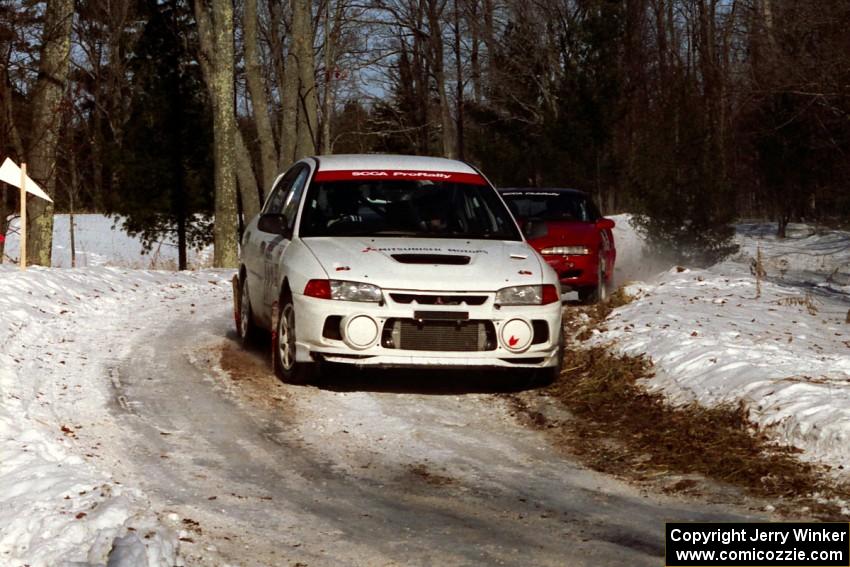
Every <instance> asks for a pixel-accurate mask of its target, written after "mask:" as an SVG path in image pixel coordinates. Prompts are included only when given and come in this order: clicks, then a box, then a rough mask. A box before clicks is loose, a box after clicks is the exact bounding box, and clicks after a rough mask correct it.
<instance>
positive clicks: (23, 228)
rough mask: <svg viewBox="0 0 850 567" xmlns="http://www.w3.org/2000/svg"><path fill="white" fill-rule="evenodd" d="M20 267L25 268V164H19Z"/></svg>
mask: <svg viewBox="0 0 850 567" xmlns="http://www.w3.org/2000/svg"><path fill="white" fill-rule="evenodd" d="M18 240H19V241H20V243H21V269H22V270H26V269H27V164H26V163H22V164H21V235H20V238H19V239H18Z"/></svg>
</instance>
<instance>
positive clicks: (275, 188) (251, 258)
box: [242, 172, 292, 321]
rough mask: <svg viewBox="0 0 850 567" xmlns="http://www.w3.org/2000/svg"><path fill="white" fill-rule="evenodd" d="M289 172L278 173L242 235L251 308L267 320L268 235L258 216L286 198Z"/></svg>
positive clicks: (279, 204) (290, 177)
mask: <svg viewBox="0 0 850 567" xmlns="http://www.w3.org/2000/svg"><path fill="white" fill-rule="evenodd" d="M289 174H290V172H287V173H285V174H282V175H279V176H278V178H277V179H276V180H275V182H274V184H273V185H272V188H271V191H269V196H268V198H267V199H266V202H265V205H263V208H262V210H261V211H260V215H259V216H257V217H255V218H254V219H253V220H252V221H251V222H250V223H249V224H248V226H247V227H246V228H245V234H244V235H243V236H242V262H243V263H244V264H245V271H246V280H247V285H248V294H249V296H250V297H251V304H252V305H251V308H252V309H253V310H254V314H255V315H256V316H257V317H259V318H260V319H262V320H266V321H267V320H268V319H267V314H266V313H265V298H264V289H265V258H264V253H265V248H266V245H267V243H268V237H269V235H268V234H267V233H264V232H263V231H261V230H260V228H259V218H260V217H261V216H262V215H263V214H265V213H267V212H268V211H269V210H272V209H280V208H281V207H282V200H283V199H285V198H286V188H287V181H289V182H291V180H292V176H290V175H289Z"/></svg>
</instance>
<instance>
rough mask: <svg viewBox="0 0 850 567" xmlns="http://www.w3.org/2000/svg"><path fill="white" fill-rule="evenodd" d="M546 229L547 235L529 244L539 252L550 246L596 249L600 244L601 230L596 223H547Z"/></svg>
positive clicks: (529, 241)
mask: <svg viewBox="0 0 850 567" xmlns="http://www.w3.org/2000/svg"><path fill="white" fill-rule="evenodd" d="M538 222H540V221H538ZM535 224H536V223H535ZM546 229H547V231H546V235H544V236H539V237H537V238H529V239H528V243H529V244H531V245H532V246H534V248H535V249H537V250H541V249H543V248H548V247H550V246H588V247H591V248H596V247H597V246H598V244H599V229H598V228H596V223H592V222H575V221H546ZM535 232H536V231H535Z"/></svg>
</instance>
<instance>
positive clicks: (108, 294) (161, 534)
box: [0, 215, 850, 566]
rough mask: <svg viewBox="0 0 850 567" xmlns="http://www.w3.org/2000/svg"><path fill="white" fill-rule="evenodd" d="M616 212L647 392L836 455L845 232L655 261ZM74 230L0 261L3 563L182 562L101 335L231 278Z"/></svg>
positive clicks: (847, 383)
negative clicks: (761, 268) (49, 252)
mask: <svg viewBox="0 0 850 567" xmlns="http://www.w3.org/2000/svg"><path fill="white" fill-rule="evenodd" d="M616 220H617V222H618V226H617V228H616V238H617V239H618V244H617V245H618V251H619V261H618V265H619V266H618V280H619V281H625V280H629V279H635V277H639V278H640V279H642V280H643V282H637V283H632V284H631V285H630V289H631V290H632V291H633V292H635V293H636V294H637V295H638V299H637V300H636V301H635V302H634V303H632V304H630V305H627V306H624V307H622V308H620V309H617V310H616V311H615V312H614V313H613V314H612V316H611V320H610V321H609V322H608V324H607V330H605V331H602V332H600V333H599V334H598V336H597V337H596V338H595V339H594V340H596V341H599V342H614V344H616V345H617V347H616V348H619V349H621V350H623V351H625V352H629V353H647V354H648V355H649V356H650V357H651V358H652V359H653V360H654V361H655V363H656V368H657V369H658V373H657V376H656V377H655V378H653V379H652V381H651V384H650V387H652V388H660V389H662V390H663V391H664V392H665V393H666V394H667V395H668V396H670V397H671V399H673V400H681V401H684V400H699V401H700V402H702V403H705V404H714V403H719V402H733V403H734V402H737V401H744V402H745V403H747V405H748V406H749V407H750V408H751V411H752V416H753V418H754V419H755V420H756V421H757V422H758V423H759V424H760V425H761V426H763V427H764V428H765V429H767V430H768V431H770V432H771V433H772V434H773V435H774V436H775V437H776V439H778V440H781V441H785V442H790V443H793V444H794V445H797V446H799V447H801V448H803V449H804V450H805V456H806V457H807V458H813V459H819V460H823V461H825V462H828V463H830V464H833V465H835V466H837V467H838V466H842V465H844V466H846V464H847V463H848V462H850V461H848V457H850V443H848V442H847V441H848V438H847V436H848V432H850V403H848V402H850V357H848V354H850V324H848V323H845V317H846V314H847V310H848V308H850V297H848V294H850V289H848V283H850V282H848V275H850V271H848V261H850V251H848V248H850V234H848V233H842V232H826V233H819V234H815V233H812V231H811V230H810V229H808V228H807V227H804V226H796V225H794V226H792V227H791V228H792V231H791V235H792V237H791V238H789V239H787V240H785V241H778V240H776V239H775V238H773V237H771V236H770V235H769V232H770V227H769V226H765V225H760V224H757V223H746V224H742V225H741V226H740V229H739V239H740V242H741V244H742V254H741V255H740V256H738V257H736V258H734V259H732V260H730V261H727V262H724V263H722V264H720V265H717V266H714V267H712V268H710V269H707V270H690V269H683V270H681V271H680V270H678V269H676V268H672V269H669V270H666V271H663V272H662V273H660V274H657V272H654V271H653V268H654V266H655V265H656V264H652V263H649V262H647V261H646V259H642V258H641V252H640V251H641V246H642V244H641V241H640V239H639V238H638V237H637V235H636V234H635V233H634V231H633V230H632V229H631V228H630V226H629V225H628V218H627V217H626V216H620V217H617V218H616ZM63 222H64V223H65V224H64V225H63V224H62V223H63ZM67 228H68V227H67V217H65V220H64V221H63V217H61V216H60V217H59V218H58V219H57V229H56V241H55V249H54V251H55V254H54V258H55V261H56V264H57V265H59V266H63V265H67V255H65V256H63V251H66V250H67V249H68V246H67V242H68V238H67V234H68V233H67ZM78 240H79V242H80V250H81V253H80V256H79V257H78V264H79V265H82V266H86V265H88V266H89V267H83V268H80V269H77V270H55V269H42V268H31V269H30V270H28V271H27V272H21V271H19V270H18V269H17V267H15V266H13V265H10V264H6V265H0V313H2V314H3V316H2V317H0V565H4V566H5V565H13V566H17V565H24V564H28V565H33V566H47V565H63V564H70V563H76V564H82V565H105V564H107V563H108V564H109V565H122V564H123V565H135V564H137V563H134V561H138V560H140V564H146V563H145V561H147V564H150V565H173V564H175V563H177V564H179V563H180V562H181V561H182V560H181V558H180V553H179V549H178V545H179V543H180V542H179V538H180V537H182V536H181V532H180V530H181V529H182V526H181V522H180V521H179V520H180V518H179V517H177V516H175V514H174V512H173V511H170V510H168V509H165V510H164V511H162V506H156V505H154V503H153V500H154V498H155V497H154V496H152V495H151V494H147V493H144V492H142V491H141V490H140V489H139V486H141V485H140V484H139V483H137V482H134V480H133V478H128V477H130V475H129V474H124V471H125V470H126V469H127V467H129V465H127V466H126V467H125V465H124V464H123V463H124V462H125V461H129V460H130V459H128V458H127V456H126V455H122V454H121V453H120V451H117V450H116V449H115V448H116V447H119V448H120V447H127V446H128V445H130V446H133V444H134V443H135V442H136V441H138V440H133V439H126V438H123V437H121V436H126V435H129V433H127V431H126V428H122V427H121V425H120V424H118V423H116V420H117V419H119V418H118V417H116V415H118V414H120V412H114V411H110V407H111V406H114V405H115V404H120V403H122V402H121V396H120V395H118V394H117V393H118V392H120V383H119V380H118V376H116V375H115V374H114V372H115V369H116V368H117V366H118V365H119V364H120V361H126V360H127V359H128V357H130V355H131V354H132V355H134V356H137V357H138V356H140V355H139V353H138V352H135V351H133V352H132V353H131V352H125V351H123V350H122V348H131V347H130V346H126V345H132V344H134V343H133V342H132V341H130V340H123V341H122V340H109V341H106V340H104V333H106V332H109V333H116V332H117V333H120V332H126V333H128V334H132V333H138V332H140V331H142V330H145V329H147V330H148V331H150V329H151V328H155V327H156V326H157V325H159V324H161V321H158V320H154V319H155V317H154V316H151V315H146V313H148V312H150V310H149V307H150V306H151V305H153V304H157V305H159V306H160V307H161V308H160V309H159V310H158V311H157V312H159V313H160V314H161V313H163V312H165V311H164V310H170V311H169V312H171V311H174V313H175V317H181V316H183V315H181V314H184V313H185V316H186V317H189V316H190V314H191V313H194V312H195V309H196V305H198V306H203V305H205V303H204V302H210V301H215V302H216V305H215V308H216V309H219V310H223V311H224V312H226V311H227V309H228V302H229V283H228V281H227V279H228V277H229V275H230V273H229V272H228V271H222V272H217V271H210V270H204V271H198V272H188V273H175V272H166V271H161V272H157V271H147V270H136V269H127V268H130V267H150V265H151V264H150V261H151V259H152V258H151V257H143V256H140V250H141V246H140V245H139V243H138V242H137V241H136V240H134V239H132V238H129V237H127V236H126V235H124V234H123V233H121V232H120V231H115V230H113V229H112V221H111V220H110V219H106V218H104V217H99V216H96V215H90V216H89V215H87V216H84V217H82V218H81V219H80V225H79V230H78ZM10 241H11V242H10V243H9V244H10V246H9V247H8V248H7V250H8V252H9V253H10V254H11V255H13V256H14V255H16V254H17V252H16V242H15V239H14V238H10ZM757 249H760V250H761V252H762V255H763V257H764V264H765V267H766V269H767V272H768V280H769V281H765V282H763V284H762V290H761V296H760V297H756V285H755V279H754V278H753V276H752V274H751V273H750V260H751V258H752V257H753V256H754V255H755V254H756V250H757ZM175 256H176V251H174V249H173V248H172V247H166V246H163V247H162V249H161V251H160V259H159V261H160V262H164V263H162V264H154V265H157V266H161V267H168V266H169V262H173V261H174V258H175ZM193 258H194V261H195V262H197V264H196V265H198V264H200V265H203V264H204V263H205V262H206V261H207V260H206V259H205V256H204V254H200V255H197V256H193ZM171 265H173V264H171ZM651 274H656V275H655V276H651ZM650 276H651V277H650ZM656 276H657V277H656ZM172 306H173V307H172ZM154 311H156V310H154ZM128 314H135V315H134V316H132V317H128ZM228 323H229V322H228ZM107 330H108V331H107ZM114 345H119V346H118V347H116V346H114ZM120 345H125V347H120ZM361 397H362V396H361ZM116 398H117V399H118V402H116V401H115V400H116ZM125 403H128V404H130V405H132V401H130V402H125ZM132 409H133V408H132V407H130V408H125V410H127V411H132ZM151 458H152V459H154V460H155V461H157V462H158V459H159V458H160V456H159V455H153V456H152V457H151ZM152 462H154V461H152ZM153 510H161V511H160V512H158V513H155V512H154V511H153ZM163 514H164V516H163ZM172 516H174V517H172ZM175 518H177V519H175Z"/></svg>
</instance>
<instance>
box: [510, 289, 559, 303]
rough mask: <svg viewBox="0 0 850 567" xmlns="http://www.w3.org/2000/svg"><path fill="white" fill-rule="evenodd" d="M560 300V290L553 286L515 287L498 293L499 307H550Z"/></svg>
mask: <svg viewBox="0 0 850 567" xmlns="http://www.w3.org/2000/svg"><path fill="white" fill-rule="evenodd" d="M560 300H561V296H560V293H559V290H558V289H557V288H556V287H555V286H554V285H552V284H543V285H515V286H511V287H503V288H502V289H500V290H499V291H497V292H496V304H497V305H548V304H550V303H554V302H556V301H560Z"/></svg>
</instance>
